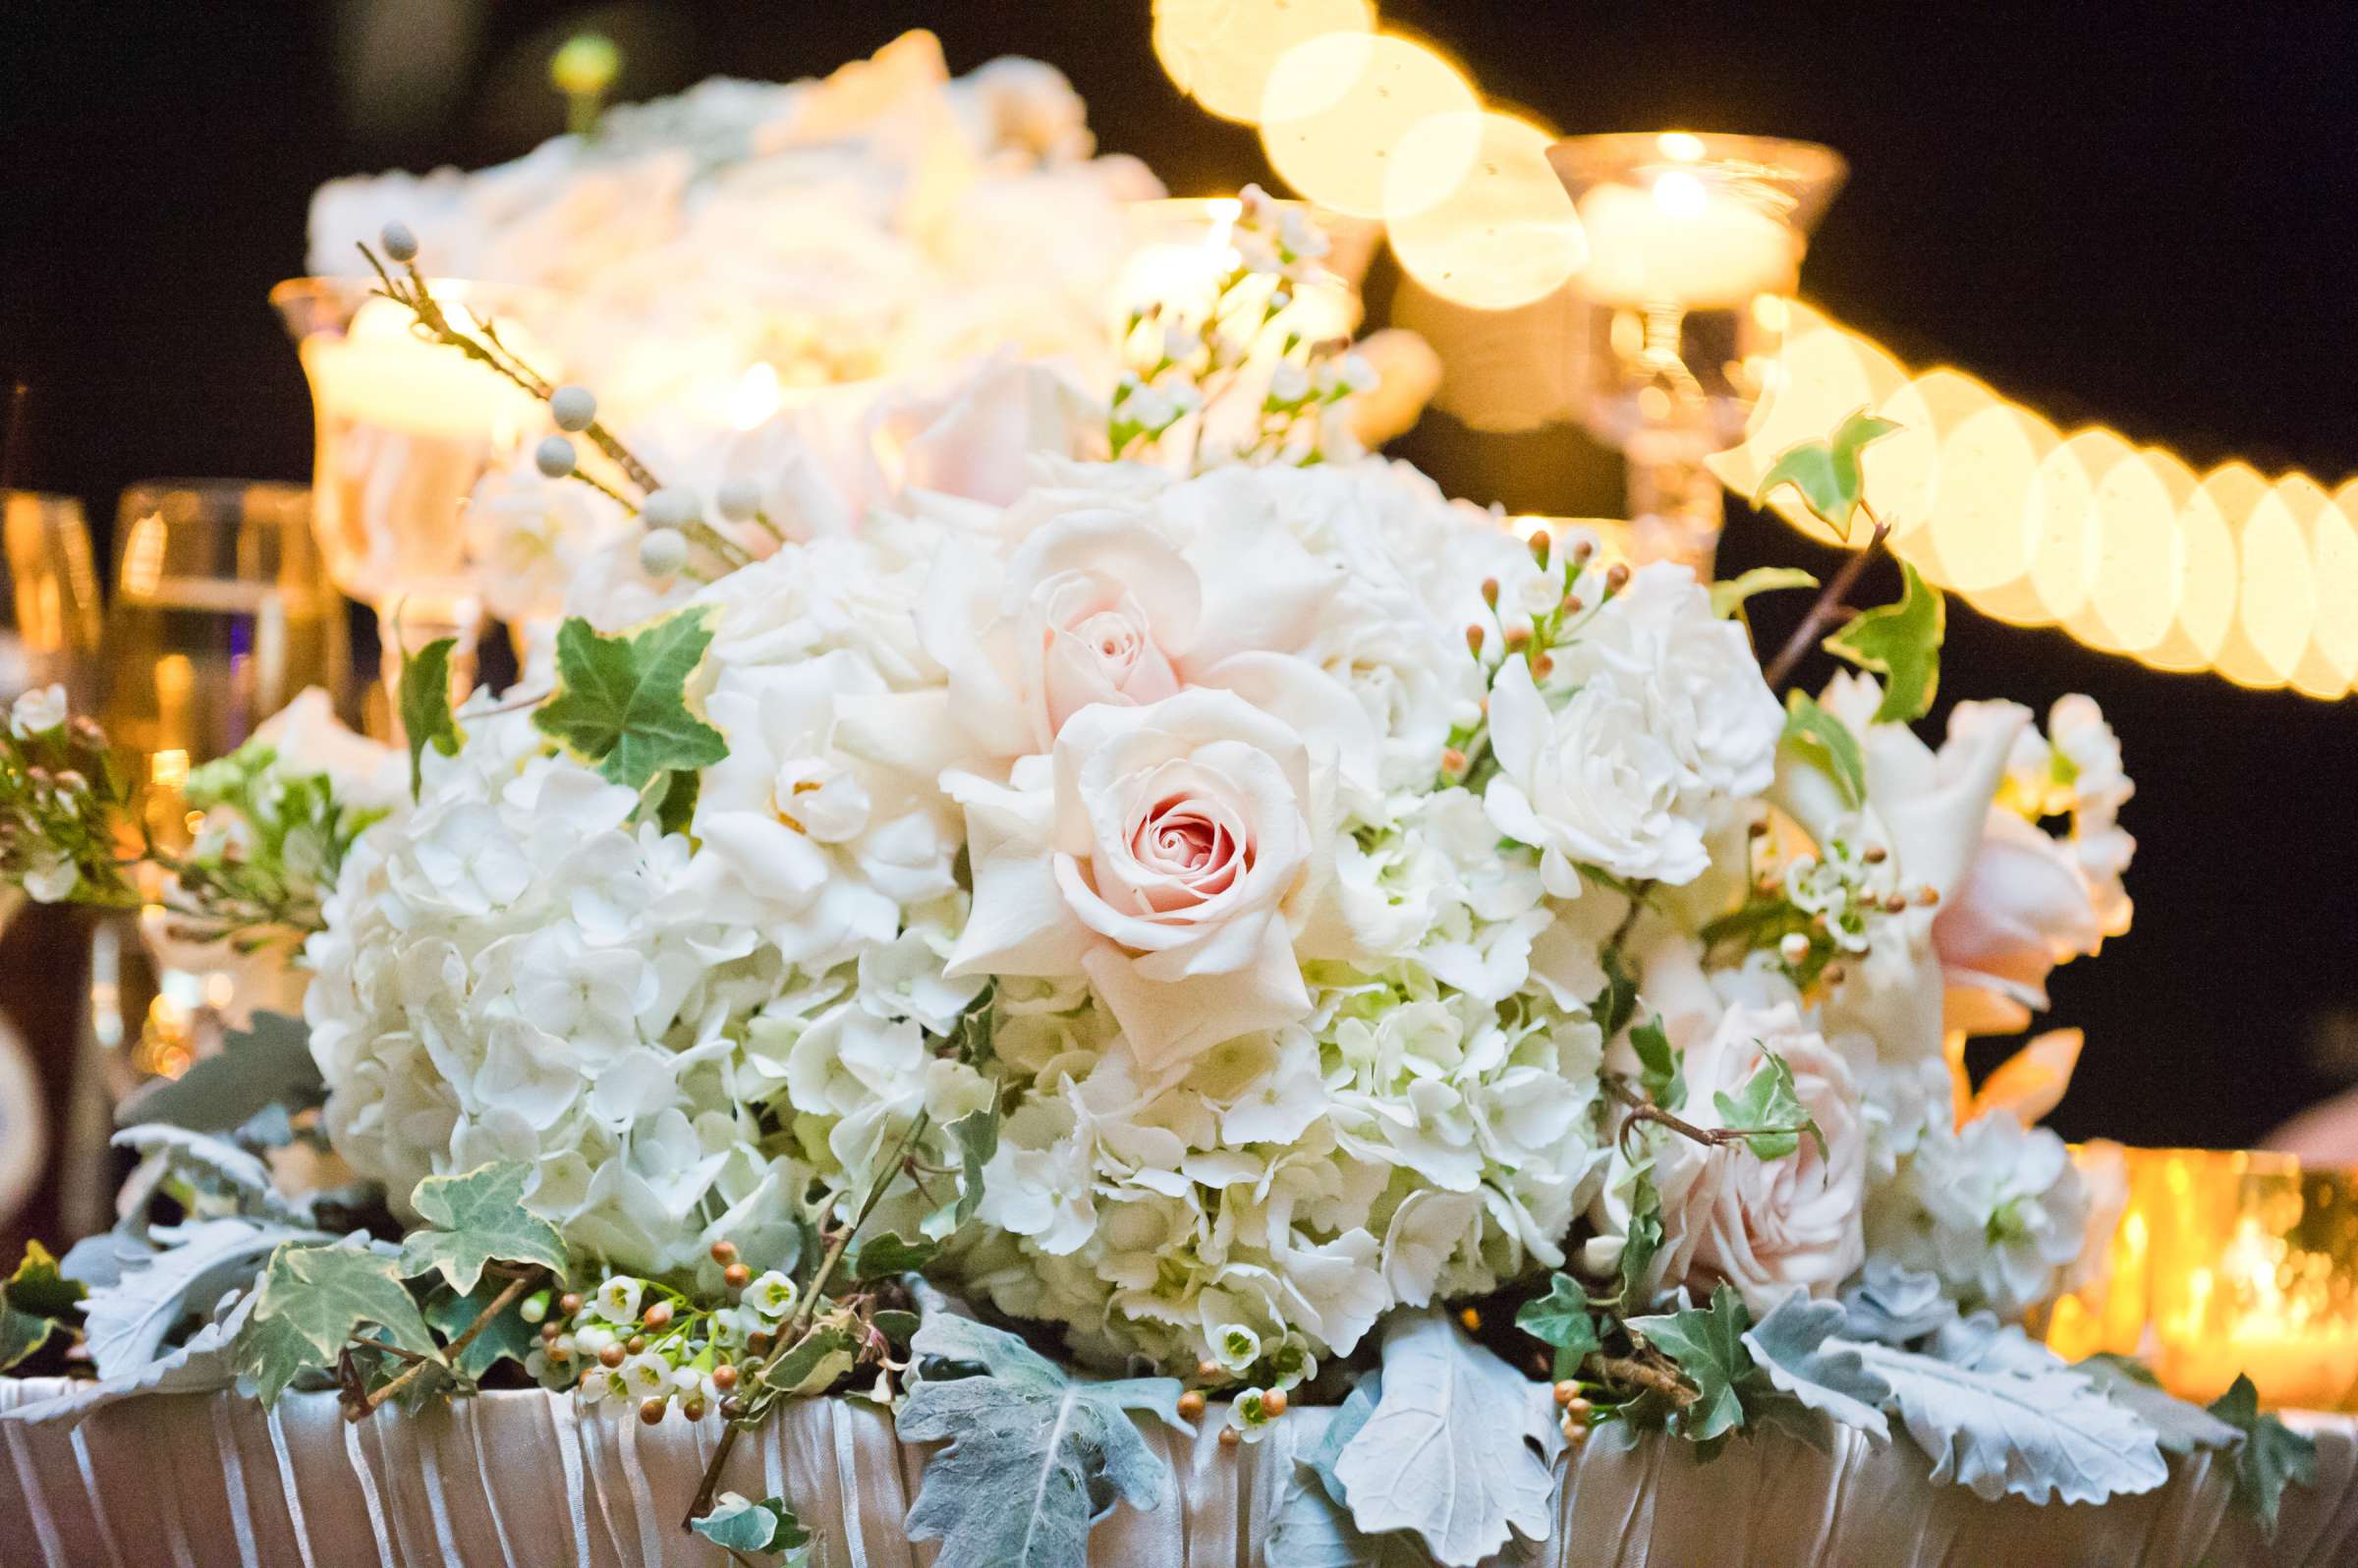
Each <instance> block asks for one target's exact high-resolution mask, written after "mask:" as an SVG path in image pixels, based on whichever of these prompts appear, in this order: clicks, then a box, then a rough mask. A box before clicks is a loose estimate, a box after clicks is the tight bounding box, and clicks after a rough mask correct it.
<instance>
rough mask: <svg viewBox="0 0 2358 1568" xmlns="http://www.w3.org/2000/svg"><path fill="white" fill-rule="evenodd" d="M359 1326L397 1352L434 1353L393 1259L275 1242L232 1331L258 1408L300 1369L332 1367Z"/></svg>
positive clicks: (364, 1251)
mask: <svg viewBox="0 0 2358 1568" xmlns="http://www.w3.org/2000/svg"><path fill="white" fill-rule="evenodd" d="M365 1324H374V1325H375V1326H376V1327H378V1328H381V1329H383V1330H384V1332H385V1334H386V1337H387V1338H388V1339H390V1340H391V1342H392V1343H394V1344H396V1345H398V1346H400V1347H401V1348H402V1349H404V1350H408V1351H413V1352H415V1353H417V1354H418V1355H421V1356H427V1357H433V1356H435V1350H434V1336H433V1335H432V1334H431V1333H429V1332H428V1331H427V1330H426V1326H425V1319H424V1318H423V1317H421V1316H419V1313H418V1304H417V1303H416V1302H415V1301H412V1300H411V1299H410V1292H409V1289H408V1287H407V1286H405V1285H403V1284H402V1282H401V1273H400V1264H399V1263H398V1262H396V1261H395V1260H393V1259H391V1258H387V1257H385V1256H383V1255H382V1254H380V1253H375V1252H371V1251H369V1250H367V1249H365V1248H360V1247H306V1246H299V1245H295V1244H292V1243H288V1244H282V1245H281V1246H280V1247H279V1248H278V1250H277V1251H276V1252H274V1253H272V1254H271V1255H270V1261H269V1264H268V1266H266V1267H265V1268H264V1269H263V1270H262V1279H261V1284H260V1285H259V1286H258V1287H256V1289H255V1293H254V1302H253V1316H251V1317H249V1318H248V1319H247V1321H246V1326H245V1328H244V1329H243V1330H241V1331H240V1333H239V1334H238V1339H237V1365H238V1372H239V1373H240V1374H241V1375H242V1376H245V1377H250V1378H252V1379H253V1383H254V1386H255V1388H256V1389H257V1390H258V1392H259V1394H260V1397H261V1401H262V1403H263V1404H264V1405H265V1406H268V1405H271V1404H275V1403H276V1402H277V1400H278V1396H279V1395H280V1394H281V1393H282V1392H284V1391H285V1389H286V1386H287V1384H288V1383H290V1382H292V1381H294V1380H295V1378H296V1377H297V1376H299V1375H300V1374H302V1373H304V1372H315V1371H318V1370H320V1369H323V1368H327V1367H332V1366H334V1365H335V1362H336V1357H337V1355H338V1354H339V1353H340V1352H341V1351H342V1350H343V1348H344V1345H345V1342H346V1341H348V1340H350V1339H351V1338H352V1337H353V1336H354V1335H355V1334H356V1333H358V1332H359V1331H360V1330H361V1328H362V1327H363V1326H364V1325H365Z"/></svg>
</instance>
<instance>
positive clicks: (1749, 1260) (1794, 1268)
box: [1654, 1004, 1867, 1314]
mask: <svg viewBox="0 0 2358 1568" xmlns="http://www.w3.org/2000/svg"><path fill="white" fill-rule="evenodd" d="M1771 1052H1773V1053H1774V1054H1776V1055H1777V1056H1780V1057H1782V1058H1783V1059H1784V1062H1785V1065H1786V1066H1787V1067H1789V1068H1791V1069H1792V1071H1793V1086H1794V1091H1795V1092H1796V1094H1797V1096H1798V1097H1799V1098H1800V1100H1801V1106H1802V1110H1803V1111H1804V1112H1805V1113H1806V1114H1807V1115H1808V1116H1810V1117H1811V1118H1812V1119H1813V1120H1814V1121H1815V1122H1816V1123H1817V1124H1818V1131H1819V1132H1820V1133H1821V1134H1823V1135H1824V1137H1825V1153H1824V1154H1821V1153H1820V1152H1819V1146H1818V1143H1817V1141H1816V1140H1815V1139H1813V1138H1811V1137H1810V1136H1809V1135H1808V1134H1807V1133H1804V1134H1803V1135H1802V1136H1801V1143H1800V1147H1799V1148H1796V1149H1795V1150H1794V1151H1793V1152H1792V1153H1790V1154H1787V1155H1785V1156H1783V1157H1781V1158H1778V1159H1771V1160H1764V1159H1762V1158H1761V1157H1759V1156H1758V1155H1756V1154H1754V1153H1753V1152H1752V1151H1751V1149H1749V1148H1746V1147H1744V1146H1743V1145H1742V1144H1731V1145H1725V1146H1720V1147H1706V1146H1704V1145H1701V1144H1698V1143H1695V1142H1694V1141H1692V1140H1690V1139H1687V1138H1685V1137H1682V1136H1679V1135H1676V1134H1668V1133H1665V1134H1663V1135H1662V1136H1661V1138H1660V1140H1659V1142H1658V1143H1657V1144H1656V1153H1655V1165H1654V1181H1655V1187H1656V1191H1657V1192H1659V1194H1660V1195H1661V1204H1662V1208H1661V1215H1662V1248H1661V1252H1660V1253H1659V1254H1658V1255H1657V1256H1656V1260H1655V1264H1654V1267H1655V1269H1656V1271H1657V1273H1656V1278H1657V1279H1658V1280H1659V1282H1660V1285H1661V1287H1662V1288H1665V1289H1666V1288H1669V1287H1673V1286H1677V1285H1686V1286H1688V1287H1689V1288H1691V1289H1693V1290H1694V1291H1696V1292H1697V1293H1698V1294H1707V1293H1709V1291H1710V1290H1711V1289H1712V1287H1713V1286H1714V1285H1716V1284H1719V1283H1721V1282H1724V1283H1726V1284H1728V1285H1731V1286H1733V1287H1734V1288H1735V1289H1736V1291H1737V1293H1738V1294H1740V1295H1741V1296H1742V1297H1743V1298H1744V1300H1745V1303H1746V1305H1748V1306H1749V1307H1751V1308H1752V1310H1753V1311H1754V1312H1755V1313H1756V1314H1757V1313H1763V1312H1766V1311H1768V1309H1769V1308H1770V1307H1772V1306H1773V1305H1775V1303H1776V1302H1778V1301H1779V1300H1781V1299H1782V1298H1783V1297H1785V1296H1787V1295H1789V1294H1790V1293H1791V1292H1793V1291H1794V1290H1797V1289H1799V1290H1806V1291H1808V1292H1810V1293H1811V1294H1812V1295H1816V1296H1824V1295H1827V1294H1830V1293H1831V1292H1832V1291H1833V1289H1834V1288H1835V1287H1836V1286H1838V1285H1839V1284H1841V1282H1842V1281H1843V1280H1844V1279H1845V1278H1847V1277H1849V1275H1850V1274H1851V1272H1852V1271H1853V1270H1854V1269H1856V1268H1857V1267H1858V1266H1859V1263H1860V1261H1861V1260H1862V1259H1863V1258H1864V1257H1865V1256H1866V1244H1865V1241H1864V1239H1863V1235H1862V1232H1861V1229H1860V1220H1859V1203H1860V1197H1861V1194H1862V1193H1863V1191H1864V1189H1865V1185H1866V1177H1867V1138H1866V1128H1865V1123H1864V1121H1863V1120H1862V1118H1861V1115H1860V1102H1859V1091H1858V1086H1857V1083H1856V1081H1855V1080H1854V1079H1853V1078H1852V1076H1851V1072H1850V1068H1849V1067H1848V1066H1847V1065H1846V1064H1845V1063H1844V1062H1843V1060H1842V1058H1841V1056H1840V1055H1839V1054H1838V1053H1837V1052H1836V1051H1834V1050H1833V1048H1832V1047H1830V1046H1828V1045H1827V1044H1826V1042H1825V1039H1823V1038H1822V1037H1821V1036H1819V1035H1818V1032H1817V1031H1815V1030H1813V1029H1811V1028H1810V1027H1809V1026H1808V1025H1806V1024H1805V1023H1803V1022H1802V1019H1801V1016H1800V1014H1799V1013H1798V1012H1796V1011H1795V1010H1794V1008H1793V1007H1792V1006H1791V1005H1789V1004H1786V1005H1780V1006H1776V1007H1772V1008H1768V1009H1766V1010H1761V1011H1755V1010H1754V1009H1751V1008H1747V1007H1734V1008H1730V1009H1729V1010H1728V1012H1727V1015H1726V1017H1725V1018H1723V1019H1722V1020H1721V1021H1720V1025H1719V1028H1718V1029H1717V1030H1716V1031H1715V1032H1713V1033H1712V1036H1710V1038H1709V1039H1708V1040H1705V1041H1704V1042H1703V1043H1701V1044H1700V1045H1697V1046H1695V1047H1693V1048H1690V1049H1689V1050H1688V1051H1687V1053H1686V1062H1685V1071H1686V1077H1687V1103H1686V1105H1685V1107H1684V1108H1683V1109H1682V1110H1681V1111H1680V1112H1679V1114H1680V1115H1681V1116H1683V1117H1685V1118H1686V1119H1687V1120H1689V1121H1692V1122H1694V1123H1696V1125H1698V1126H1700V1127H1706V1128H1718V1127H1725V1126H1727V1125H1728V1123H1727V1121H1726V1120H1725V1119H1724V1118H1723V1117H1721V1116H1720V1115H1719V1113H1718V1110H1717V1107H1716V1106H1715V1105H1714V1104H1713V1102H1712V1096H1713V1095H1714V1094H1719V1093H1724V1094H1727V1095H1729V1096H1730V1097H1731V1098H1732V1097H1734V1096H1736V1095H1739V1094H1741V1093H1742V1092H1743V1090H1744V1086H1745V1085H1746V1084H1747V1083H1749V1082H1750V1081H1751V1079H1752V1077H1753V1075H1754V1074H1755V1073H1757V1072H1759V1071H1760V1070H1761V1069H1762V1068H1763V1067H1764V1066H1766V1065H1767V1062H1768V1054H1769V1053H1771Z"/></svg>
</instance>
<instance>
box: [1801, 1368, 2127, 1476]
mask: <svg viewBox="0 0 2358 1568" xmlns="http://www.w3.org/2000/svg"><path fill="white" fill-rule="evenodd" d="M1944 1337H1945V1336H1944ZM2005 1343H2006V1346H2007V1348H2006V1349H2004V1350H2003V1351H2001V1352H1999V1353H1997V1354H1995V1355H1984V1356H1983V1357H1982V1358H1981V1359H1980V1360H1979V1361H1978V1362H1977V1363H1974V1364H1967V1363H1962V1362H1959V1361H1954V1360H1944V1359H1942V1358H1940V1357H1937V1356H1928V1355H1924V1354H1921V1353H1918V1352H1914V1351H1906V1350H1895V1349H1893V1348H1891V1347H1890V1346H1888V1345H1878V1344H1874V1343H1870V1342H1865V1341H1853V1342H1850V1343H1849V1345H1848V1347H1847V1348H1850V1349H1853V1350H1855V1351H1856V1353H1857V1355H1858V1357H1859V1360H1860V1361H1861V1362H1862V1363H1864V1364H1865V1367H1866V1369H1867V1371H1868V1372H1872V1373H1874V1374H1875V1375H1876V1376H1878V1377H1880V1378H1881V1379H1882V1380H1883V1381H1884V1382H1885V1383H1887V1384H1889V1385H1890V1388H1891V1398H1890V1400H1888V1401H1887V1402H1886V1403H1885V1407H1884V1408H1885V1409H1886V1410H1893V1409H1895V1410H1896V1411H1897V1413H1898V1415H1899V1417H1900V1419H1901V1421H1902V1422H1903V1423H1904V1424H1905V1425H1906V1427H1907V1429H1908V1435H1909V1436H1910V1437H1911V1438H1913V1439H1914V1440H1915V1443H1916V1446H1917V1447H1919V1448H1921V1449H1923V1450H1924V1452H1925V1454H1926V1455H1927V1456H1928V1457H1930V1458H1931V1459H1932V1461H1933V1480H1935V1481H1945V1482H1954V1483H1956V1484H1959V1485H1961V1486H1966V1487H1969V1488H1970V1489H1971V1490H1972V1491H1973V1493H1974V1495H1975V1496H1977V1497H1980V1498H1982V1499H1984V1500H1985V1501H1990V1502H1994V1501H1996V1500H1997V1499H1998V1498H1999V1497H2001V1496H2004V1495H2005V1494H2007V1493H2009V1492H2011V1493H2013V1494H2014V1495H2016V1496H2018V1497H2027V1498H2029V1499H2030V1500H2031V1501H2032V1502H2035V1503H2044V1502H2046V1501H2047V1500H2048V1498H2049V1497H2050V1496H2055V1497H2060V1498H2061V1499H2062V1500H2063V1501H2065V1502H2067V1503H2070V1502H2103V1501H2104V1500H2105V1498H2107V1497H2111V1496H2113V1495H2115V1494H2120V1493H2129V1492H2141V1491H2151V1490H2152V1489H2153V1488H2155V1487H2156V1486H2159V1485H2161V1484H2162V1483H2164V1482H2166V1481H2167V1480H2168V1479H2169V1467H2168V1465H2167V1464H2166V1463H2164V1462H2163V1460H2162V1458H2161V1447H2160V1446H2159V1444H2158V1443H2157V1442H2156V1440H2155V1437H2154V1432H2153V1430H2152V1428H2149V1427H2147V1426H2146V1425H2145V1424H2144V1423H2143V1422H2141V1421H2139V1420H2138V1419H2137V1418H2136V1417H2135V1416H2133V1415H2131V1414H2130V1413H2129V1412H2128V1411H2126V1410H2124V1409H2122V1408H2121V1407H2120V1406H2118V1405H2116V1404H2114V1403H2113V1402H2112V1401H2111V1400H2109V1399H2107V1398H2105V1395H2104V1394H2103V1392H2102V1391H2100V1390H2099V1389H2098V1388H2097V1386H2096V1385H2095V1383H2093V1382H2091V1381H2090V1380H2089V1379H2088V1378H2087V1377H2086V1376H2085V1375H2083V1374H2082V1373H2080V1372H2073V1371H2072V1370H2071V1369H2070V1368H2068V1367H2065V1366H2064V1365H2063V1364H2062V1363H2061V1362H2060V1361H2057V1360H2055V1359H2054V1358H2053V1357H2051V1356H2049V1357H2047V1358H2045V1361H2044V1362H2041V1361H2040V1360H2038V1359H2035V1358H2032V1357H2029V1356H2025V1355H2022V1354H2020V1349H2021V1347H2020V1346H2016V1345H2014V1344H2013V1342H2012V1341H2011V1340H2008V1341H2006V1342H2005ZM2023 1344H2024V1345H2027V1344H2028V1341H2027V1340H2026V1341H2023ZM2034 1348H2036V1347H2034Z"/></svg>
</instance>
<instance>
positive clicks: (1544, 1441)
mask: <svg viewBox="0 0 2358 1568" xmlns="http://www.w3.org/2000/svg"><path fill="white" fill-rule="evenodd" d="M1560 1441H1561V1435H1560V1433H1559V1432H1558V1430H1557V1428H1556V1425H1555V1422H1554V1421H1553V1419H1552V1411H1551V1409H1550V1408H1549V1407H1548V1406H1547V1405H1546V1402H1545V1400H1544V1397H1542V1390H1541V1389H1540V1388H1539V1387H1538V1385H1536V1384H1534V1383H1532V1382H1530V1381H1528V1380H1527V1379H1526V1378H1525V1377H1524V1376H1523V1374H1522V1373H1521V1372H1516V1371H1515V1370H1514V1369H1513V1368H1512V1367H1509V1366H1508V1365H1507V1364H1506V1363H1505V1362H1503V1361H1500V1360H1499V1359H1498V1358H1497V1357H1496V1356H1494V1355H1492V1354H1491V1353H1490V1352H1489V1351H1488V1350H1486V1349H1484V1348H1483V1347H1482V1346H1480V1345H1477V1344H1475V1343H1474V1342H1473V1341H1471V1340H1469V1339H1468V1338H1466V1337H1465V1335H1464V1334H1462V1333H1461V1332H1459V1331H1458V1327H1457V1324H1456V1323H1455V1322H1454V1321H1453V1320H1452V1319H1451V1318H1449V1317H1448V1316H1446V1315H1445V1314H1442V1313H1440V1312H1438V1311H1434V1310H1432V1309H1428V1310H1426V1311H1423V1312H1415V1313H1402V1314H1397V1315H1395V1316H1393V1317H1392V1318H1391V1319H1390V1320H1389V1321H1388V1322H1387V1323H1386V1324H1385V1325H1384V1330H1383V1381H1382V1384H1381V1390H1380V1393H1379V1395H1378V1397H1377V1399H1376V1402H1375V1410H1374V1411H1373V1412H1371V1413H1370V1414H1369V1416H1368V1419H1367V1422H1366V1424H1365V1425H1364V1426H1362V1427H1361V1428H1359V1430H1358V1432H1357V1433H1355V1434H1354V1435H1353V1436H1352V1438H1351V1440H1350V1441H1349V1443H1347V1444H1346V1445H1345V1446H1344V1448H1343V1451H1342V1453H1341V1455H1340V1457H1339V1458H1337V1459H1336V1460H1335V1462H1334V1474H1335V1478H1336V1479H1337V1480H1338V1481H1339V1482H1340V1483H1341V1484H1342V1486H1343V1493H1344V1496H1345V1499H1346V1500H1347V1501H1348V1503H1349V1504H1350V1508H1351V1518H1352V1522H1353V1523H1354V1524H1356V1525H1357V1526H1358V1527H1359V1529H1360V1530H1361V1531H1362V1532H1363V1533H1365V1534H1367V1535H1372V1536H1379V1535H1382V1534H1384V1533H1385V1532H1387V1531H1394V1530H1405V1531H1410V1532H1413V1533H1414V1534H1415V1535H1416V1536H1417V1538H1418V1539H1419V1540H1422V1541H1423V1542H1424V1543H1425V1547H1426V1549H1427V1550H1428V1551H1430V1552H1432V1555H1433V1556H1434V1557H1435V1558H1436V1559H1437V1560H1439V1561H1440V1562H1442V1563H1444V1564H1447V1565H1449V1568H1467V1565H1471V1564H1474V1563H1478V1562H1480V1561H1481V1560H1482V1559H1483V1558H1485V1557H1487V1556H1488V1555H1489V1554H1490V1553H1492V1552H1494V1551H1497V1550H1498V1549H1499V1548H1500V1547H1502V1546H1504V1545H1506V1544H1507V1542H1508V1541H1509V1540H1512V1539H1513V1537H1514V1536H1515V1535H1516V1534H1518V1533H1520V1534H1521V1535H1522V1536H1523V1538H1524V1539H1526V1540H1546V1539H1547V1532H1548V1529H1549V1527H1550V1526H1551V1525H1552V1524H1553V1522H1554V1498H1555V1484H1554V1478H1553V1475H1552V1474H1551V1472H1550V1470H1549V1461H1550V1460H1551V1459H1552V1458H1553V1456H1554V1453H1555V1449H1556V1446H1557V1444H1558V1443H1559V1442H1560Z"/></svg>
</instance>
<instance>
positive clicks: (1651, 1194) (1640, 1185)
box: [1621, 1171, 1662, 1309]
mask: <svg viewBox="0 0 2358 1568" xmlns="http://www.w3.org/2000/svg"><path fill="white" fill-rule="evenodd" d="M1661 1250H1662V1198H1661V1194H1660V1193H1659V1192H1657V1191H1656V1189H1655V1185H1654V1177H1653V1176H1652V1175H1651V1174H1649V1173H1647V1172H1644V1171H1641V1172H1639V1173H1638V1175H1637V1176H1636V1177H1635V1178H1634V1179H1633V1180H1632V1181H1631V1183H1630V1189H1629V1225H1628V1227H1627V1228H1626V1229H1625V1230H1624V1231H1623V1233H1622V1240H1621V1301H1622V1304H1623V1307H1624V1309H1626V1308H1627V1307H1630V1306H1634V1305H1635V1304H1636V1303H1638V1302H1639V1301H1640V1300H1642V1299H1643V1297H1642V1295H1641V1293H1640V1290H1639V1287H1640V1285H1641V1284H1642V1283H1643V1282H1644V1280H1645V1278H1646V1272H1647V1270H1648V1269H1650V1268H1651V1267H1653V1266H1654V1258H1655V1254H1656V1253H1658V1252H1660V1251H1661Z"/></svg>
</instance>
